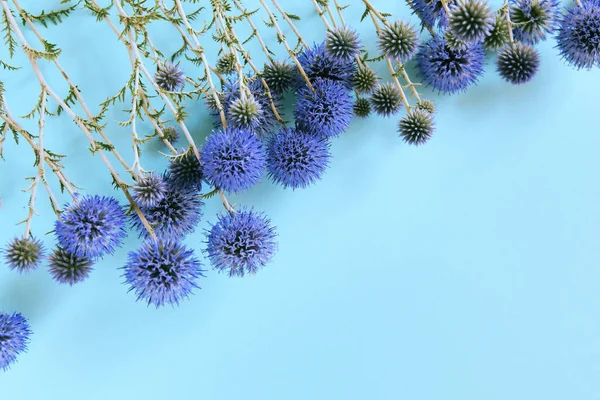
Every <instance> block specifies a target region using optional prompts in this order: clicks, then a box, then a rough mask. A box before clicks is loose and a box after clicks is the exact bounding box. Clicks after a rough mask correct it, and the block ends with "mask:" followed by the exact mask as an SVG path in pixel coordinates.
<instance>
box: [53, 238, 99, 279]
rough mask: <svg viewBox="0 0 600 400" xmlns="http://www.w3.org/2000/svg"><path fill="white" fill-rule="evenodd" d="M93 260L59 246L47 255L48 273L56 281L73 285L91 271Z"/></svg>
mask: <svg viewBox="0 0 600 400" xmlns="http://www.w3.org/2000/svg"><path fill="white" fill-rule="evenodd" d="M93 265H94V262H93V261H92V260H91V259H89V258H87V257H79V256H77V255H75V254H73V253H70V252H68V251H66V250H64V249H63V248H61V247H60V246H59V247H57V248H56V250H54V252H53V253H52V254H51V255H50V257H48V267H49V268H50V275H52V278H53V279H54V280H55V281H57V282H58V283H63V284H68V285H69V286H73V285H74V284H76V283H79V282H82V281H84V280H85V279H87V277H88V276H89V275H90V272H92V270H93V269H94V268H93Z"/></svg>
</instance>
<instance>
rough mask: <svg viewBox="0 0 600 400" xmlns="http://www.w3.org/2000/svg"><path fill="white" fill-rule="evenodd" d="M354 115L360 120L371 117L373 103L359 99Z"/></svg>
mask: <svg viewBox="0 0 600 400" xmlns="http://www.w3.org/2000/svg"><path fill="white" fill-rule="evenodd" d="M353 110H354V115H356V116H357V117H359V118H367V117H368V116H369V115H371V103H369V100H368V99H365V98H362V97H361V98H359V99H357V100H356V101H355V102H354V106H353Z"/></svg>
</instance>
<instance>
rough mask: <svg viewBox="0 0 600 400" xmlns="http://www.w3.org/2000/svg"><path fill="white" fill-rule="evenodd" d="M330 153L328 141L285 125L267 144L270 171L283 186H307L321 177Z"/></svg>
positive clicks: (272, 177)
mask: <svg viewBox="0 0 600 400" xmlns="http://www.w3.org/2000/svg"><path fill="white" fill-rule="evenodd" d="M330 156H331V155H330V153H329V142H328V141H327V140H325V139H322V138H318V137H315V136H313V135H309V134H306V133H304V132H302V131H299V130H296V129H289V128H285V129H282V130H280V131H279V133H277V134H276V135H274V136H273V137H272V138H271V141H270V142H269V144H268V146H267V171H268V174H269V176H270V178H271V179H272V180H273V181H274V182H275V183H279V184H281V185H283V187H291V188H293V189H296V188H305V187H307V186H309V185H311V184H313V183H314V182H316V181H317V180H319V179H321V177H322V176H323V173H324V172H325V170H326V169H327V166H328V164H329V158H330Z"/></svg>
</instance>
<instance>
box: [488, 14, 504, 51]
mask: <svg viewBox="0 0 600 400" xmlns="http://www.w3.org/2000/svg"><path fill="white" fill-rule="evenodd" d="M508 40H509V33H508V23H507V22H506V18H505V17H504V15H502V14H499V15H497V16H496V21H495V22H494V27H493V28H492V30H491V31H490V33H489V34H488V35H487V36H486V37H485V40H484V41H483V45H484V46H485V48H486V49H488V50H492V51H496V50H498V49H499V48H501V47H502V46H504V45H505V44H507V43H508Z"/></svg>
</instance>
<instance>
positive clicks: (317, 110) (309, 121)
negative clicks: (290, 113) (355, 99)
mask: <svg viewBox="0 0 600 400" xmlns="http://www.w3.org/2000/svg"><path fill="white" fill-rule="evenodd" d="M312 85H313V89H314V90H311V89H309V88H308V87H305V88H302V89H300V90H298V92H297V101H296V104H295V106H294V116H295V117H296V126H297V127H298V129H300V130H302V131H304V132H307V133H309V134H311V135H314V136H317V137H321V138H330V137H334V136H338V135H339V134H340V133H342V132H343V131H345V130H346V128H348V126H349V125H350V120H351V119H352V98H351V96H350V93H349V92H348V91H347V90H346V89H345V88H344V86H343V84H342V83H341V82H338V81H332V80H329V79H321V78H317V79H315V80H314V81H313V82H312Z"/></svg>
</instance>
